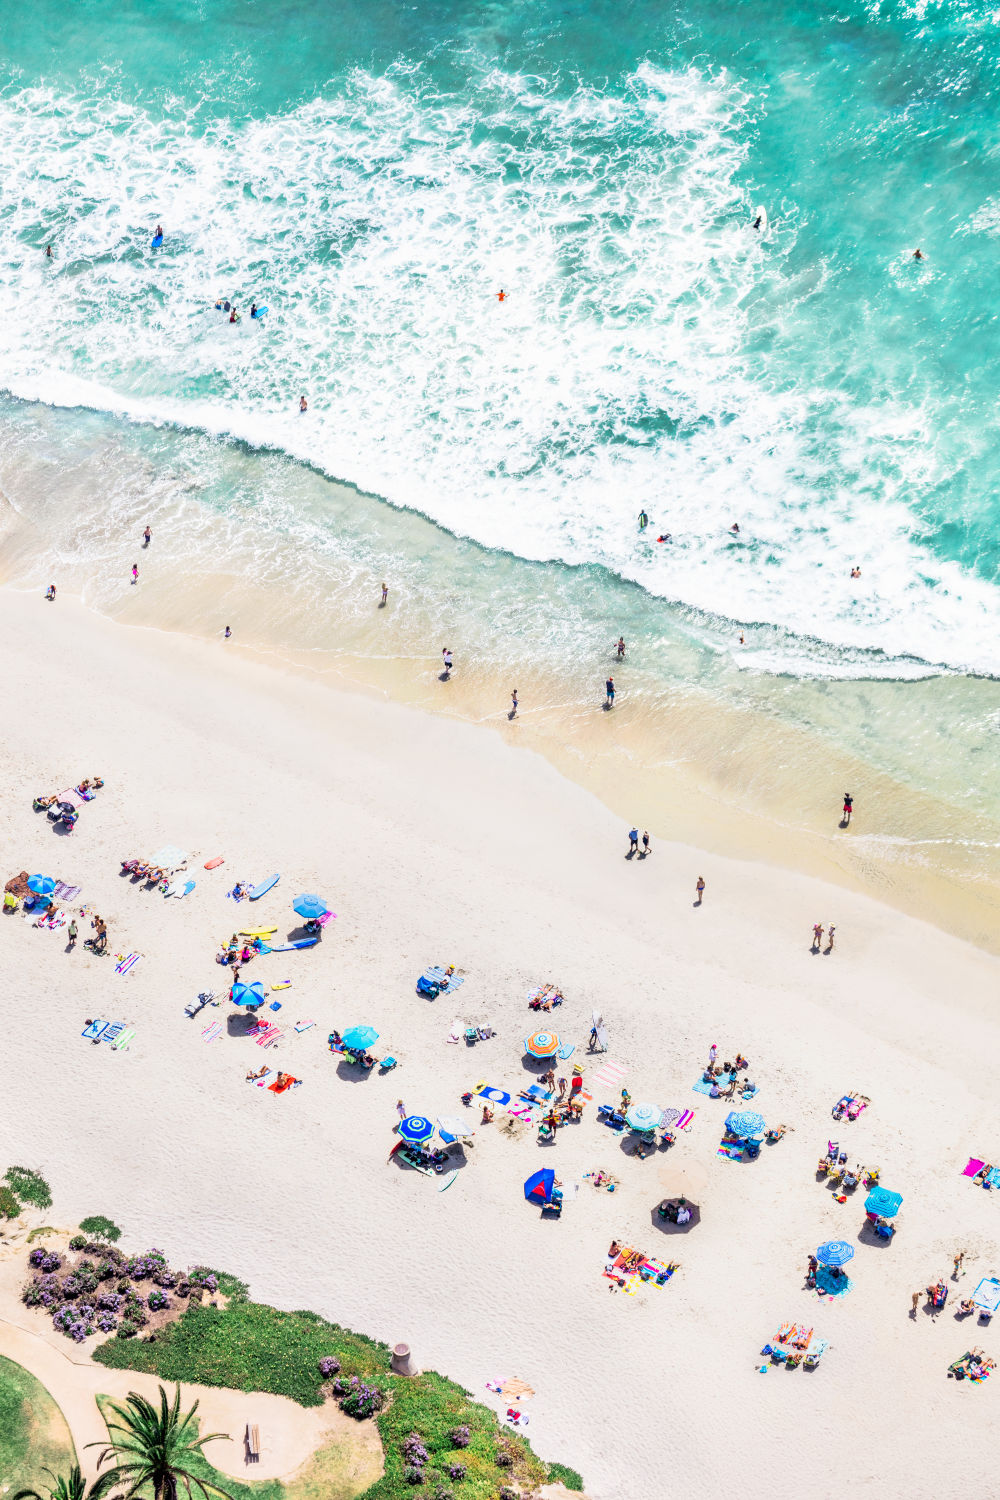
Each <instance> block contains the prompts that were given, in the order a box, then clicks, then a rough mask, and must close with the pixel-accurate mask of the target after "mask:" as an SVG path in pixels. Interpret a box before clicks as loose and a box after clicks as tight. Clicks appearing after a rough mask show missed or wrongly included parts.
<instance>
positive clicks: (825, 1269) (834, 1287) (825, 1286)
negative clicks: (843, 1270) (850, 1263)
mask: <svg viewBox="0 0 1000 1500" xmlns="http://www.w3.org/2000/svg"><path fill="white" fill-rule="evenodd" d="M853 1285H854V1282H853V1281H852V1280H851V1278H850V1277H849V1276H834V1274H833V1270H832V1269H831V1267H830V1266H819V1267H818V1268H817V1271H816V1290H817V1292H823V1293H825V1294H826V1296H828V1297H842V1296H843V1295H844V1293H845V1292H849V1291H850V1290H851V1288H852V1286H853Z"/></svg>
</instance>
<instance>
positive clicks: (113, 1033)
mask: <svg viewBox="0 0 1000 1500" xmlns="http://www.w3.org/2000/svg"><path fill="white" fill-rule="evenodd" d="M124 1030H125V1022H124V1021H112V1022H111V1024H110V1026H106V1027H105V1029H104V1035H103V1036H102V1037H101V1041H102V1042H115V1041H117V1040H118V1038H119V1037H120V1036H121V1034H122V1032H123V1031H124Z"/></svg>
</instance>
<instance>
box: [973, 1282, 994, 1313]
mask: <svg viewBox="0 0 1000 1500" xmlns="http://www.w3.org/2000/svg"><path fill="white" fill-rule="evenodd" d="M972 1300H973V1302H974V1303H975V1304H976V1306H977V1307H978V1308H979V1311H980V1312H984V1313H989V1315H990V1317H992V1316H993V1314H994V1313H995V1312H996V1311H997V1309H998V1308H1000V1281H998V1280H997V1278H996V1277H995V1276H984V1277H983V1279H982V1281H981V1282H980V1283H979V1285H978V1286H977V1287H976V1290H975V1291H974V1292H973V1294H972Z"/></svg>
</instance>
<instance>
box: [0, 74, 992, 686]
mask: <svg viewBox="0 0 1000 1500" xmlns="http://www.w3.org/2000/svg"><path fill="white" fill-rule="evenodd" d="M752 136H753V109H752V101H750V100H749V99H748V97H747V96H746V94H745V92H744V91H743V89H742V88H741V86H740V85H739V84H738V83H737V82H736V81H734V80H733V79H731V78H728V77H726V76H724V75H719V76H712V75H710V74H708V73H706V72H704V71H699V70H697V69H694V68H689V69H687V70H685V71H680V72H671V71H666V70H663V69H660V68H657V67H655V66H654V65H652V64H650V63H647V64H645V65H643V66H642V67H640V68H639V69H637V70H636V72H635V73H634V74H633V75H632V76H631V77H629V78H627V79H625V80H623V81H620V82H619V83H618V84H617V85H615V86H610V85H609V86H608V88H606V89H605V90H603V91H597V90H594V89H592V88H587V87H583V86H568V85H566V84H564V83H563V82H562V81H559V80H555V81H548V82H545V81H542V80H539V79H537V78H528V77H521V76H517V75H512V74H506V73H502V72H499V71H496V70H493V71H483V72H482V74H481V75H480V76H479V78H478V83H477V85H476V87H475V88H474V89H473V90H472V91H471V92H470V93H468V94H466V95H464V96H463V97H462V98H461V99H459V98H458V97H457V96H454V97H453V96H449V97H442V96H440V95H438V94H436V93H435V92H434V91H433V89H432V87H431V85H430V83H429V82H428V80H427V79H426V78H425V76H424V75H423V74H422V73H421V71H420V70H419V69H416V68H412V67H411V68H403V67H399V68H398V69H396V70H394V71H392V72H390V73H388V74H387V75H385V76H381V77H375V76H371V75H369V74H367V73H364V72H355V73H353V74H352V75H351V77H350V78H349V79H348V80H347V81H346V83H345V84H344V85H343V86H342V87H339V88H336V89H334V88H332V87H331V89H330V90H329V92H328V93H327V94H326V95H324V97H322V98H319V99H316V100H315V101H313V102H311V103H309V104H306V105H304V106H302V107H301V108H298V109H296V110H294V111H291V112H289V113H288V114H285V115H283V116H281V117H277V118H269V119H266V120H257V121H250V122H236V121H226V120H221V121H220V120H218V119H205V120H203V119H202V118H201V116H200V114H199V112H198V111H197V110H182V109H181V108H179V107H178V108H177V109H176V111H175V112H173V113H172V114H168V116H167V117H166V118H165V119H164V118H154V117H153V116H152V115H151V114H150V113H148V112H146V111H144V110H143V109H140V108H138V107H135V106H133V105H129V104H126V103H123V102H121V101H120V100H116V99H114V98H111V97H102V98H100V99H86V98H82V97H73V98H68V97H57V96H55V95H54V94H52V93H51V92H49V91H47V90H46V89H43V88H33V89H23V90H19V91H8V92H7V93H6V94H5V95H4V96H3V97H2V98H0V180H2V182H3V184H4V193H3V199H2V206H0V293H2V296H3V309H4V312H3V316H4V325H5V337H4V341H3V348H2V350H0V381H2V383H3V384H4V386H6V387H7V388H8V389H10V390H11V391H12V392H14V393H15V394H17V395H20V396H23V397H28V398H32V399H38V400H42V401H46V402H50V403H54V404H63V405H84V406H95V407H99V408H102V409H107V410H110V411H117V412H121V413H123V414H125V415H127V416H130V417H133V418H136V419H142V420H145V421H151V422H160V423H162V422H170V423H179V424H183V425H187V426H191V427H195V428H200V429H203V430H205V431H207V432H210V433H225V434H231V435H233V436H235V437H237V438H240V439H243V440H245V441H247V442H248V443H252V444H261V445H270V446H273V447H275V448H279V449H283V450H285V451H287V452H289V453H291V454H294V455H297V456H300V457H302V458H305V459H308V460H309V461H311V462H312V463H314V464H316V465H318V466H320V467H322V468H323V469H325V470H326V471H327V472H329V473H330V474H332V475H334V476H336V477H339V478H344V479H348V480H351V481H352V482H354V483H355V484H357V485H359V486H361V487H363V488H365V489H368V490H370V491H372V492H374V493H376V494H380V495H382V496H384V497H386V498H388V499H390V500H392V501H393V502H394V503H395V504H398V505H405V506H408V507H411V508H414V509H417V510H420V511H422V512H424V513H426V514H427V515H429V516H431V517H432V518H433V519H435V520H436V521H438V522H439V523H441V524H442V525H443V526H445V527H447V528H449V529H451V530H453V531H455V532H457V533H460V534H464V535H468V536H470V537H473V538H475V539H476V540H478V541H480V542H482V543H483V544H484V545H486V546H488V547H491V548H501V549H505V550H507V551H509V552H512V553H514V554H516V555H520V556H523V557H526V558H532V559H552V558H555V559H560V560H563V561H565V562H568V563H575V564H579V563H599V564H603V565H604V566H606V567H608V568H609V569H611V570H612V571H613V572H615V573H617V574H619V575H620V576H622V577H624V578H627V579H632V580H635V581H637V582H639V583H641V584H642V585H643V586H644V587H645V588H646V589H648V590H649V591H650V592H652V593H654V594H657V595H660V596H663V597H664V598H667V599H671V600H676V601H678V602H680V603H682V604H684V605H687V606H690V607H691V608H692V609H694V610H697V611H700V612H702V613H703V615H704V617H705V621H706V622H707V621H709V620H710V619H711V618H712V617H716V618H718V617H722V618H723V619H724V620H738V621H745V622H748V623H750V624H754V623H758V622H759V623H760V624H762V625H768V626H774V627H777V630H776V632H775V635H774V637H773V639H772V638H769V639H768V640H767V641H766V642H762V644H761V646H760V648H759V660H758V661H757V663H756V664H757V665H758V666H765V665H766V666H767V668H768V669H769V670H785V671H793V672H801V671H803V670H804V671H807V672H827V671H845V672H848V673H850V674H851V675H854V674H855V673H858V674H860V673H861V672H862V671H866V672H878V673H879V674H882V673H888V674H891V675H910V674H911V673H912V674H917V673H919V672H920V671H921V670H924V669H923V668H921V667H920V665H919V663H920V662H921V661H922V662H927V663H941V664H949V665H952V666H956V667H960V668H972V669H976V670H981V671H988V672H997V671H1000V646H998V644H997V640H996V632H995V628H994V626H995V619H996V604H997V597H996V591H995V589H994V587H993V586H992V585H991V584H989V583H988V582H986V581H983V580H981V579H979V578H977V577H975V576H973V575H972V574H970V573H969V572H967V571H965V570H963V569H962V568H961V567H960V566H959V565H958V564H956V563H954V562H948V561H943V560H941V559H939V558H938V557H936V556H935V555H934V553H933V552H932V551H931V550H930V548H929V547H927V546H925V545H923V544H922V542H921V540H920V537H919V534H918V533H917V531H916V530H915V526H914V518H913V516H912V514H911V513H910V511H909V510H908V509H907V506H906V504H905V500H906V498H907V496H908V495H909V494H910V493H911V492H912V491H915V490H916V489H918V488H919V487H920V486H921V485H927V484H929V483H931V482H935V483H941V482H942V481H943V480H944V479H945V478H946V477H947V476H946V475H942V474H941V473H939V472H938V470H937V468H936V465H937V464H938V462H939V460H938V458H937V455H936V450H935V447H934V443H933V414H931V413H927V412H924V411H923V410H921V409H920V408H916V409H914V408H912V407H905V408H904V407H903V406H901V405H897V404H894V403H893V402H892V401H891V400H890V398H888V397H886V398H885V399H884V400H883V401H882V402H881V403H880V405H879V406H877V407H872V406H870V405H865V404H863V403H862V402H861V401H860V400H858V401H852V399H851V397H850V395H849V394H844V387H843V383H842V382H834V381H831V384H830V387H829V388H827V387H826V386H825V385H824V384H822V383H817V382H816V381H815V380H810V381H806V382H804V383H802V384H798V385H796V384H794V383H791V382H788V381H787V380H781V379H779V378H778V377H777V375H776V373H775V369H774V368H773V367H772V365H771V363H770V362H769V360H768V357H767V354H766V352H764V353H759V352H758V353H752V352H751V350H753V348H754V347H755V345H754V340H755V338H756V336H757V335H758V334H759V333H760V332H761V329H762V327H766V331H767V332H768V333H769V335H770V336H771V337H772V339H773V340H774V341H776V342H777V343H779V344H780V342H781V340H782V336H783V331H784V321H783V319H784V314H785V311H786V310H787V309H790V308H792V307H794V306H795V305H796V304H797V303H798V302H800V301H801V300H802V299H804V298H807V297H808V296H810V295H811V291H812V289H813V287H814V285H815V282H816V278H817V277H822V275H823V268H822V266H820V267H818V268H816V270H815V273H814V274H813V275H812V276H811V277H809V278H806V279H805V281H803V279H802V276H801V267H796V268H794V269H793V267H792V264H791V259H790V257H791V253H792V251H793V248H794V246H795V241H796V234H797V226H796V220H795V213H794V209H793V208H792V207H790V206H786V207H785V209H784V211H783V213H775V214H773V215H772V217H773V218H774V219H776V220H777V223H776V227H775V228H774V229H772V231H771V232H770V233H769V235H768V238H767V239H766V241H761V240H760V239H759V238H758V237H756V236H755V235H754V234H753V232H752V231H751V230H750V229H749V227H748V216H749V208H750V205H751V203H752V202H753V201H754V200H755V198H756V194H755V192H754V190H753V187H752V184H751V183H749V182H748V181H746V158H747V151H748V143H749V142H750V141H751V140H752ZM774 207H775V205H772V209H773V208H774ZM158 221H162V223H163V224H164V227H165V229H166V235H167V238H166V246H165V249H164V250H163V251H162V252H160V253H153V252H152V251H151V249H150V244H149V241H150V235H151V233H152V229H153V227H154V225H155V224H156V222H158ZM48 240H52V241H53V242H54V243H55V246H56V260H55V262H54V263H46V262H45V260H44V258H43V256H42V254H41V247H43V246H44V244H45V243H46V241H48ZM500 288H503V289H504V290H505V291H506V293H507V296H506V299H505V300H504V301H503V302H502V303H501V302H500V301H498V299H497V296H496V293H497V291H498V290H499V289H500ZM219 293H222V294H225V295H227V296H235V298H236V300H237V302H238V304H239V306H240V308H241V310H242V311H243V314H244V318H243V322H242V323H241V324H239V325H238V326H235V327H233V326H230V325H229V324H228V322H227V321H226V318H225V315H224V314H220V313H217V312H215V311H214V309H213V307H212V303H213V302H214V300H215V297H216V295H217V294H219ZM251 299H255V300H256V301H257V302H259V303H262V304H268V305H269V307H270V312H269V315H268V320H267V323H266V324H265V325H264V326H258V325H257V324H255V323H251V322H250V320H249V316H248V314H249V304H250V301H251ZM302 393H305V394H307V395H308V398H309V403H310V409H309V411H308V413H307V414H306V415H305V416H300V415H299V413H298V398H299V395H300V394H302ZM640 508H645V509H646V510H647V511H648V512H649V515H650V518H651V526H650V528H649V530H648V531H647V533H646V535H645V537H644V538H640V537H639V536H638V534H637V529H636V525H635V518H636V516H637V514H638V511H639V510H640ZM734 520H738V522H739V525H740V528H741V531H740V536H739V538H738V539H734V538H733V537H731V536H730V535H729V533H728V527H729V525H730V523H731V522H732V521H734ZM661 531H669V532H670V533H671V535H672V537H673V540H672V542H670V543H669V544H657V543H656V542H655V541H653V540H652V538H653V537H655V536H656V535H657V534H659V533H660V532H661ZM855 563H857V564H858V565H860V567H861V569H862V576H861V579H860V580H858V581H852V580H851V579H850V576H849V574H850V569H851V567H852V565H853V564H855ZM703 628H704V631H705V635H706V639H711V640H712V642H713V643H718V642H721V641H722V640H723V639H724V638H725V637H726V635H728V634H729V632H728V631H727V630H725V629H720V630H718V631H715V630H712V629H711V628H710V627H709V625H708V624H707V623H706V624H705V625H704V627H703ZM782 633H791V634H792V635H794V636H796V637H801V638H803V641H802V642H800V643H798V644H796V643H795V642H790V641H789V640H788V639H787V636H786V637H785V638H784V639H782ZM831 647H832V648H835V649H832V650H831V649H830V648H831ZM862 653H881V657H879V656H869V655H867V654H865V655H864V656H863V657H862ZM904 658H905V659H907V660H908V663H909V664H907V661H903V660H900V659H904Z"/></svg>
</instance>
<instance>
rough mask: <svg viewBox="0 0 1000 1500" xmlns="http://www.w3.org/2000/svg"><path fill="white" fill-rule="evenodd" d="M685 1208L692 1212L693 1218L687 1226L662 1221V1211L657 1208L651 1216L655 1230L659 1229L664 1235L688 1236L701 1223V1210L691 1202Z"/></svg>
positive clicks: (666, 1220)
mask: <svg viewBox="0 0 1000 1500" xmlns="http://www.w3.org/2000/svg"><path fill="white" fill-rule="evenodd" d="M684 1206H685V1208H687V1209H689V1210H690V1212H691V1217H690V1219H688V1221H687V1223H686V1224H675V1223H674V1222H673V1221H672V1220H671V1219H661V1218H660V1210H659V1207H657V1208H654V1209H653V1211H652V1213H651V1214H650V1216H649V1217H650V1219H651V1220H652V1224H653V1228H654V1229H659V1230H660V1232H661V1233H662V1234H688V1233H689V1232H690V1230H692V1229H694V1228H695V1227H696V1226H697V1225H698V1224H700V1223H701V1209H700V1208H699V1207H698V1205H697V1203H692V1202H690V1200H688V1201H687V1202H686V1203H685V1205H684Z"/></svg>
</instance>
